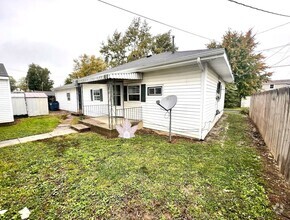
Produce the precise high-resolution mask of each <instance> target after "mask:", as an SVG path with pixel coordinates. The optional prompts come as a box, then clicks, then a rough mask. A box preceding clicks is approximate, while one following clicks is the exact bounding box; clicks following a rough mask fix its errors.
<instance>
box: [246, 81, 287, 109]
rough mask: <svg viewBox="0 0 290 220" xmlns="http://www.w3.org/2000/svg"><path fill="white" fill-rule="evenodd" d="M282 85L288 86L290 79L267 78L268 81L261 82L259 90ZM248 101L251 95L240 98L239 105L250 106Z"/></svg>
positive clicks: (276, 87) (282, 86)
mask: <svg viewBox="0 0 290 220" xmlns="http://www.w3.org/2000/svg"><path fill="white" fill-rule="evenodd" d="M284 87H290V79H281V80H269V81H268V82H266V83H263V85H262V89H261V92H263V91H268V90H273V89H280V88H284ZM250 103H251V96H247V97H246V98H244V99H242V100H241V107H250Z"/></svg>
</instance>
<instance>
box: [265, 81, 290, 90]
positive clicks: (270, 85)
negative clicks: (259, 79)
mask: <svg viewBox="0 0 290 220" xmlns="http://www.w3.org/2000/svg"><path fill="white" fill-rule="evenodd" d="M289 86H290V79H284V80H269V81H268V82H266V83H264V84H263V86H262V91H268V90H273V89H280V88H283V87H289Z"/></svg>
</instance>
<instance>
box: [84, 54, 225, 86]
mask: <svg viewBox="0 0 290 220" xmlns="http://www.w3.org/2000/svg"><path fill="white" fill-rule="evenodd" d="M221 53H225V50H224V49H204V50H189V51H176V52H175V53H172V52H165V53H161V54H155V55H152V56H150V57H144V58H141V59H139V60H135V61H132V62H129V63H125V64H123V65H120V66H117V67H114V68H112V69H108V70H105V71H103V72H99V73H95V74H92V75H90V76H86V77H83V78H81V79H79V81H80V82H81V81H82V79H90V78H94V76H95V75H99V74H106V73H114V72H122V71H124V72H126V71H127V70H132V69H135V71H138V69H143V68H147V67H153V66H158V65H166V64H170V63H175V62H179V61H184V60H189V59H195V58H197V57H201V58H202V57H207V56H213V55H217V54H221Z"/></svg>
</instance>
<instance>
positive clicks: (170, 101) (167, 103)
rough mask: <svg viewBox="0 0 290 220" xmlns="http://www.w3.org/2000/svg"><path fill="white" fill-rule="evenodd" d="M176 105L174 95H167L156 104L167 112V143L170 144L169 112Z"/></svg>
mask: <svg viewBox="0 0 290 220" xmlns="http://www.w3.org/2000/svg"><path fill="white" fill-rule="evenodd" d="M176 103H177V96H176V95H169V96H166V97H164V98H163V99H161V101H160V100H157V101H156V104H157V105H159V106H160V107H161V108H163V109H164V110H165V111H167V112H168V111H169V142H170V143H171V112H172V109H173V107H174V106H175V105H176Z"/></svg>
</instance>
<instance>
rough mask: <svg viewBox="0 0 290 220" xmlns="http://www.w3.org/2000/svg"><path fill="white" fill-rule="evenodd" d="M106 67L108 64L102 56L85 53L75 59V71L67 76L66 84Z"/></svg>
mask: <svg viewBox="0 0 290 220" xmlns="http://www.w3.org/2000/svg"><path fill="white" fill-rule="evenodd" d="M106 68H107V64H106V63H105V62H104V61H103V60H102V59H101V58H99V57H97V58H96V57H95V56H94V55H91V56H90V55H87V54H83V55H81V56H79V58H78V59H74V67H73V72H72V73H71V74H69V76H68V77H67V78H66V80H65V84H69V83H72V81H73V80H74V79H78V78H81V77H85V76H88V75H91V74H94V73H97V72H101V71H104V70H105V69H106Z"/></svg>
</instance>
